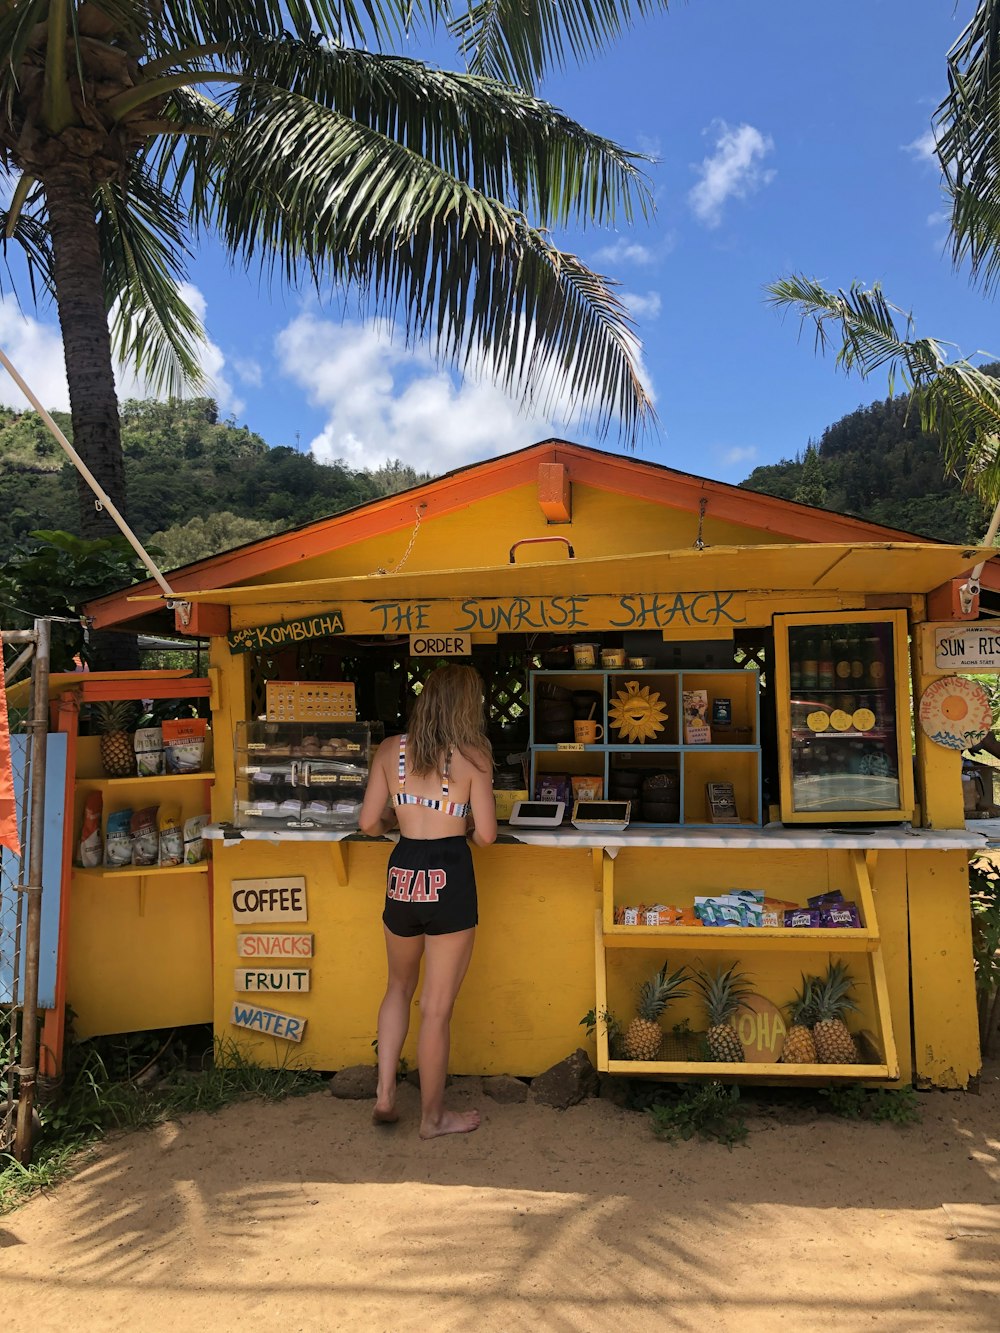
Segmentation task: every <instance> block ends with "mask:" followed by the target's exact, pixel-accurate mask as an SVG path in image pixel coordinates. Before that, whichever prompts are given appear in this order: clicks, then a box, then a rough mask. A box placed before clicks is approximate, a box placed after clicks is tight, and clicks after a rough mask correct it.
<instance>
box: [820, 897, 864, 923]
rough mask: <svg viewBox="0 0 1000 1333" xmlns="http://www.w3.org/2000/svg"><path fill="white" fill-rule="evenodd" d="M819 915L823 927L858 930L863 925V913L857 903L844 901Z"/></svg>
mask: <svg viewBox="0 0 1000 1333" xmlns="http://www.w3.org/2000/svg"><path fill="white" fill-rule="evenodd" d="M819 915H820V925H822V926H838V927H840V928H841V929H844V928H846V929H857V927H859V926H860V925H861V913H860V912H859V911H858V905H857V903H848V902H844V900H843V899H841V900H840V902H836V903H830V905H829V906H828V907H824V908H822V909H821V910H820V914H819Z"/></svg>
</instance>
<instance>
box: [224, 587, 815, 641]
mask: <svg viewBox="0 0 1000 1333" xmlns="http://www.w3.org/2000/svg"><path fill="white" fill-rule="evenodd" d="M377 586H378V585H377V582H376V581H375V580H373V587H375V588H377ZM760 596H761V595H760V594H750V593H746V592H743V591H730V592H727V591H715V592H623V593H613V594H612V593H595V594H593V595H590V594H585V593H567V594H565V595H555V596H552V597H453V598H450V597H441V598H435V599H433V600H429V601H395V600H393V601H382V600H378V601H371V602H366V601H356V602H345V603H343V605H342V607H341V608H340V609H338V610H336V611H330V610H327V609H326V608H324V607H319V608H317V607H316V606H313V607H310V608H309V609H310V610H311V611H312V612H313V614H312V615H310V616H304V617H303V618H302V619H300V620H283V621H280V622H279V623H278V624H276V625H252V626H246V627H244V628H237V629H234V630H232V631H231V632H230V634H229V639H228V641H229V646H230V649H231V650H232V652H234V653H245V652H250V651H251V650H254V649H260V648H269V647H282V646H285V645H287V644H289V643H296V642H298V641H299V640H300V639H308V638H315V637H316V636H317V635H324V634H345V633H346V634H392V635H394V636H395V635H407V636H413V637H415V638H420V639H423V638H434V637H438V638H443V637H451V638H457V637H458V636H459V635H471V636H473V637H475V635H477V634H514V633H522V634H530V633H534V632H535V631H537V630H555V631H558V632H559V633H570V632H572V633H576V632H578V631H584V630H602V629H615V630H640V629H644V630H661V631H662V632H664V633H665V634H672V635H674V636H684V634H685V631H687V630H689V629H697V630H698V631H699V632H700V633H702V634H705V633H709V632H712V631H714V634H715V636H716V637H718V636H719V635H720V634H724V633H725V632H726V631H727V630H731V629H732V627H733V626H734V625H746V624H748V623H750V621H749V618H748V608H749V605H750V603H751V602H753V606H754V608H755V612H754V613H755V615H756V617H757V618H756V619H755V620H754V621H753V623H754V624H758V625H759V624H765V623H770V615H771V610H770V606H769V605H768V606H767V607H765V608H764V609H763V610H761V609H760V608H759V605H758V604H759V602H760ZM810 609H811V610H813V609H815V607H814V606H811V607H810ZM832 609H834V610H839V609H841V607H840V603H839V602H837V603H836V604H835V605H834V606H833V608H832ZM303 610H305V608H303ZM254 613H256V614H257V615H275V614H280V606H279V605H278V604H276V603H271V604H270V605H268V606H267V607H266V609H265V610H260V609H259V608H252V607H248V608H244V607H234V608H233V617H234V620H235V621H236V622H237V623H238V622H239V620H240V619H241V618H248V617H249V616H250V615H252V614H254ZM452 655H453V654H450V653H448V654H442V656H452Z"/></svg>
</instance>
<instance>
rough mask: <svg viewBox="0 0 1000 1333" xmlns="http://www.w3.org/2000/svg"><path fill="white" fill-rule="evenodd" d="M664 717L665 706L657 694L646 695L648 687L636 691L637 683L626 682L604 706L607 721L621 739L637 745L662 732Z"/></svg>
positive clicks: (648, 691) (665, 713)
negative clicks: (606, 706)
mask: <svg viewBox="0 0 1000 1333" xmlns="http://www.w3.org/2000/svg"><path fill="white" fill-rule="evenodd" d="M666 718H667V705H666V704H665V703H664V702H663V700H662V699H661V698H660V696H659V694H658V693H657V692H656V691H653V692H652V693H650V689H649V686H648V685H643V687H642V689H640V688H639V682H638V681H637V680H630V681H628V683H627V684H626V686H625V688H624V690H619V692H618V693H617V694H616V695H615V697H614V699H613V701H612V702H611V704H610V705H609V707H608V722H609V724H610V725H611V726H612V727H614V728H615V729H616V730H617V732H618V734H619V735H620V736H621V738H622V739H623V740H626V741H639V743H640V744H642V743H643V742H644V741H649V740H652V739H653V737H654V736H655V735H656V733H657V732H659V731H662V730H663V724H664V722H665V721H666Z"/></svg>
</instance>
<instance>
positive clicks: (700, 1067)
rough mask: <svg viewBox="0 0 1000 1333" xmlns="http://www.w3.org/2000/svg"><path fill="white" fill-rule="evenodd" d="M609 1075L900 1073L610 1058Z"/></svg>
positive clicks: (875, 1067)
mask: <svg viewBox="0 0 1000 1333" xmlns="http://www.w3.org/2000/svg"><path fill="white" fill-rule="evenodd" d="M607 1072H608V1073H609V1074H628V1075H632V1076H635V1075H641V1074H646V1075H657V1076H659V1077H667V1076H676V1075H685V1074H686V1075H697V1076H699V1077H701V1078H720V1077H722V1078H732V1079H741V1080H744V1081H745V1080H746V1079H748V1078H768V1079H787V1080H788V1081H789V1082H793V1083H794V1082H813V1083H828V1082H829V1081H830V1080H831V1079H854V1080H857V1079H864V1078H868V1079H871V1078H880V1079H894V1078H896V1076H897V1075H896V1073H895V1072H894V1071H892V1070H890V1069H889V1066H888V1065H886V1064H870V1065H862V1064H857V1065H783V1064H763V1063H757V1062H752V1063H751V1062H750V1061H740V1062H739V1063H734V1064H729V1063H722V1062H721V1061H718V1060H609V1061H608V1062H607Z"/></svg>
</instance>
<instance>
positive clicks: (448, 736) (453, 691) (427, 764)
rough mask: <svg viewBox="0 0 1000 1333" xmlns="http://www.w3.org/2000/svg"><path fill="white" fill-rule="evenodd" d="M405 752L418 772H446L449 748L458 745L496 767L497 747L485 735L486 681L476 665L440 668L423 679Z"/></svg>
mask: <svg viewBox="0 0 1000 1333" xmlns="http://www.w3.org/2000/svg"><path fill="white" fill-rule="evenodd" d="M406 735H407V746H406V754H407V759H408V760H409V762H410V768H411V771H412V772H413V773H429V772H431V770H432V769H434V770H437V771H438V772H441V771H442V770H443V768H444V761H445V757H446V756H447V754H448V752H449V750H458V751H459V752H460V753H461V754H462V755H464V756H465V758H466V759H468V760H469V762H470V763H472V764H475V766H476V767H477V768H480V769H481V768H482V767H483V761H485V762H486V764H487V765H488V766H489V768H491V769H492V767H493V747H492V746H491V745H490V740H489V737H488V736H487V734H486V719H485V716H484V713H483V682H482V678H481V676H480V675H479V672H478V671H476V670H475V669H474V668H473V667H468V666H443V667H438V668H437V669H436V670H435V671H432V672H431V674H430V675H429V676H428V677H427V679H426V680H425V681H424V688H423V689H422V690H421V691H420V693H419V694H418V695H417V700H416V703H415V704H414V706H413V713H412V715H411V717H410V721H409V724H408V726H407V728H406Z"/></svg>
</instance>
